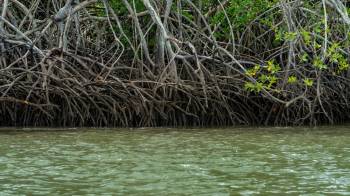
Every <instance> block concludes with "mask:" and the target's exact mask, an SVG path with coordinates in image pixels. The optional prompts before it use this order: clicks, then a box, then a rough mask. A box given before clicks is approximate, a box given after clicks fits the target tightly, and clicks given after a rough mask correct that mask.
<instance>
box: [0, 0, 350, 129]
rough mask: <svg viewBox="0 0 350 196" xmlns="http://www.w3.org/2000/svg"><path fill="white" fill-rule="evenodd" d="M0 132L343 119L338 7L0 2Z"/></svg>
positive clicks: (349, 92)
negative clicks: (10, 127)
mask: <svg viewBox="0 0 350 196" xmlns="http://www.w3.org/2000/svg"><path fill="white" fill-rule="evenodd" d="M0 2H1V3H2V4H1V9H0V10H1V17H0V49H1V56H0V73H1V75H0V92H1V93H2V97H1V98H0V113H1V118H2V119H1V124H2V125H14V124H16V123H17V124H20V125H71V126H73V125H85V126H86V125H94V126H102V125H104V126H112V125H117V126H157V125H231V124H259V125H261V124H266V125H269V124H275V125H286V124H297V125H301V124H307V123H309V124H320V123H336V122H344V121H346V120H349V119H350V112H349V109H350V105H349V103H348V102H349V100H350V89H349V87H350V80H349V76H350V71H349V66H350V65H349V63H350V61H349V54H350V48H349V46H350V40H349V36H350V31H349V30H350V29H349V25H350V19H349V16H348V11H349V3H348V2H347V1H345V0H312V1H302V0H295V1H289V0H279V1H278V0H241V1H238V0H203V1H201V0H193V1H191V0H164V1H157V0H132V1H131V0H109V1H108V0H84V1H83V0H80V1H78V0H67V1H66V0H58V1H47V0H31V1H25V2H20V1H18V0H0Z"/></svg>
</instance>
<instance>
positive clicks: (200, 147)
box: [0, 127, 350, 196]
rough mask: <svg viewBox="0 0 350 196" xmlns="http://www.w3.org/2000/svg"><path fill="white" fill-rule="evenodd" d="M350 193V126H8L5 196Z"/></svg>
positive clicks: (1, 191) (2, 161)
mask: <svg viewBox="0 0 350 196" xmlns="http://www.w3.org/2000/svg"><path fill="white" fill-rule="evenodd" d="M273 193H275V194H278V195H281V194H282V193H290V194H293V195H294V194H316V195H317V194H332V195H333V194H343V195H350V127H336V128H329V127H328V128H327V127H323V128H317V129H303V128H299V129H289V128H263V129H262V128H259V129H247V128H241V129H220V130H216V129H212V130H177V129H153V130H146V129H134V130H65V131H54V130H50V131H44V130H37V131H33V130H17V131H15V130H10V131H6V130H2V131H0V195H1V196H3V195H88V194H91V195H104V194H105V195H125V194H135V195H236V194H242V195H254V194H268V195H271V194H273Z"/></svg>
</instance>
